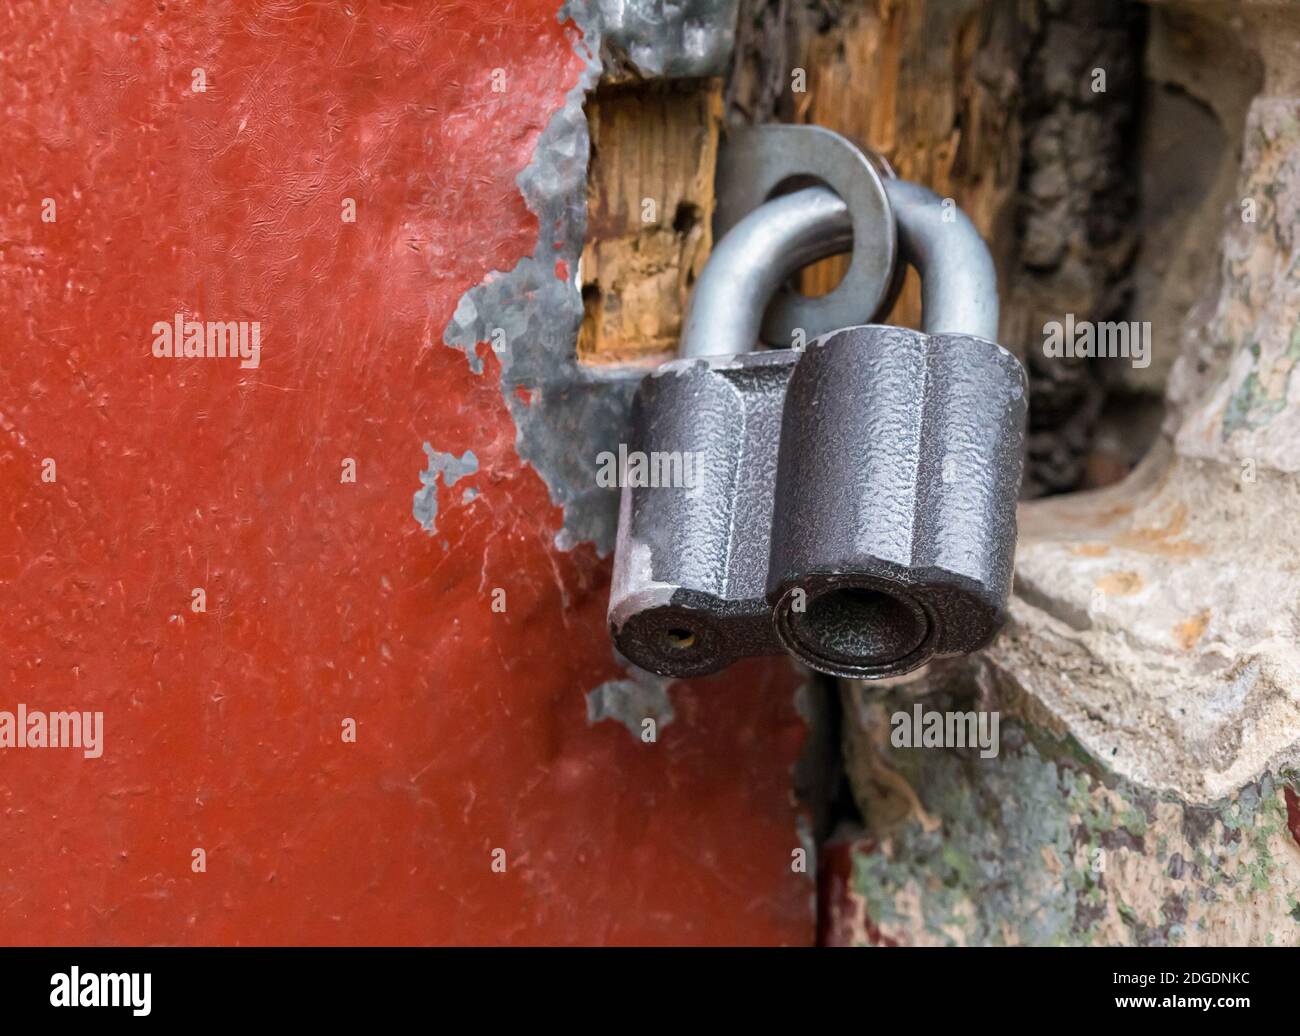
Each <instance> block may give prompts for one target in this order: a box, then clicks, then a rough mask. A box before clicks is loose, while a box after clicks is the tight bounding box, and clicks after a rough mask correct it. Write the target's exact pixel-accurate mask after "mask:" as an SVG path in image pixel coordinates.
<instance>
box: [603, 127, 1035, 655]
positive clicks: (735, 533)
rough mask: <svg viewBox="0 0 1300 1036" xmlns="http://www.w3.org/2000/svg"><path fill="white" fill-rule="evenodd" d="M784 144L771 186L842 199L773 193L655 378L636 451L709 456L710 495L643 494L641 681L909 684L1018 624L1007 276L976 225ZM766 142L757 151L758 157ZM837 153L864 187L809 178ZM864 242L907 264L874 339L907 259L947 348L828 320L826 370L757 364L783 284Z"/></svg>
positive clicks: (870, 296) (636, 537) (635, 517)
mask: <svg viewBox="0 0 1300 1036" xmlns="http://www.w3.org/2000/svg"><path fill="white" fill-rule="evenodd" d="M777 129H778V130H779V131H780V139H779V140H777V144H780V145H781V146H780V147H779V148H777V149H776V153H777V154H778V160H777V161H774V162H769V163H768V166H769V167H768V168H766V169H764V170H763V172H764V173H765V175H766V176H767V178H768V179H769V180H771V181H773V182H780V179H779V178H782V177H783V178H784V180H787V181H788V180H792V179H794V178H795V177H796V176H798V174H803V175H804V177H805V178H806V177H807V176H813V177H820V178H822V179H824V180H825V181H826V182H828V183H830V184H831V186H832V187H835V188H836V190H835V191H832V190H829V189H827V188H826V187H807V188H804V189H802V190H798V191H795V192H793V193H790V194H788V195H783V196H779V197H776V198H772V199H770V200H762V199H763V197H765V196H766V191H767V190H770V188H767V189H765V190H764V194H763V195H760V196H759V197H758V199H756V200H757V201H758V204H757V206H756V207H755V208H753V209H752V211H750V212H749V213H748V214H747V215H744V216H743V218H739V219H738V220H737V221H736V222H735V223H734V225H733V226H732V227H731V229H730V230H729V231H728V232H727V233H726V234H725V235H724V236H723V237H722V239H721V240H720V241H719V244H718V246H717V248H716V249H715V251H714V254H713V255H712V256H711V257H710V260H709V262H708V264H706V267H705V269H704V271H703V273H702V274H701V277H700V279H699V281H698V283H697V285H696V291H695V294H694V296H693V298H692V303H691V308H690V312H689V314H688V318H687V322H686V326H685V329H684V333H683V337H682V343H681V350H680V352H681V354H682V358H680V359H677V360H674V361H670V362H669V363H666V364H664V365H663V366H661V367H660V368H659V369H657V370H656V371H654V372H653V373H651V374H650V375H648V376H647V377H646V378H645V379H644V380H643V382H642V384H641V386H640V388H639V390H638V392H637V394H636V397H635V399H634V402H633V408H632V414H631V434H630V442H629V448H630V451H632V452H633V453H635V454H636V455H638V456H642V457H647V458H651V459H653V458H655V457H661V458H662V457H668V458H673V457H674V456H677V457H686V456H690V457H692V458H694V461H695V463H694V464H693V465H692V469H693V471H694V473H695V478H694V479H693V480H692V484H689V485H687V484H670V485H643V484H633V485H627V484H625V485H624V488H623V491H622V492H623V496H622V499H621V505H620V514H619V531H618V540H617V546H616V551H615V566H614V569H615V570H614V577H613V583H612V587H611V595H610V609H609V621H610V629H611V633H612V635H613V638H614V640H615V643H616V644H617V646H618V648H619V650H620V651H621V652H622V653H623V654H624V655H625V656H626V657H627V658H628V659H629V660H631V661H632V662H634V663H636V664H637V665H640V666H642V667H643V668H646V669H649V670H651V671H654V672H657V673H660V674H662V675H669V676H693V675H700V674H703V673H708V672H713V671H716V670H718V669H721V668H723V667H725V666H726V665H729V664H730V663H732V662H734V661H736V660H737V659H739V658H741V657H745V656H748V655H758V654H772V653H776V652H779V651H780V650H782V648H784V649H785V650H787V651H789V652H790V653H791V654H792V655H794V656H795V657H797V658H799V659H800V660H802V661H803V662H805V663H806V664H808V665H809V666H811V667H812V668H814V669H818V670H820V671H822V672H827V673H831V674H835V675H840V676H852V677H861V678H878V677H883V676H895V675H900V674H902V673H906V672H908V671H910V670H912V669H915V668H917V667H918V666H920V665H923V664H925V662H926V661H928V660H929V659H930V658H932V657H934V656H936V655H948V654H955V653H960V652H967V651H972V650H975V649H977V648H979V647H981V646H983V645H985V644H987V643H988V642H989V640H991V639H992V637H993V636H994V635H995V634H996V632H997V630H998V629H999V628H1000V626H1001V624H1002V622H1003V619H1004V614H1005V608H1006V601H1007V596H1008V593H1009V590H1010V582H1011V569H1012V561H1013V557H1014V551H1015V536H1016V525H1015V505H1016V497H1017V495H1018V491H1019V483H1020V474H1021V468H1022V453H1023V438H1024V421H1025V410H1026V393H1025V388H1026V386H1025V376H1024V371H1023V368H1022V367H1021V365H1020V363H1019V361H1017V360H1016V358H1015V357H1014V356H1012V355H1011V354H1010V353H1008V352H1007V351H1006V350H1005V349H1003V348H1002V347H1001V346H999V345H997V344H996V342H994V341H993V340H992V339H993V336H994V335H995V334H996V328H997V293H996V278H995V274H994V271H993V264H992V261H991V259H990V257H989V255H988V250H987V248H986V247H985V245H984V243H983V241H982V239H981V238H980V236H979V234H978V232H977V231H976V230H975V228H974V226H973V225H972V224H971V223H970V221H969V220H968V219H967V218H966V217H965V215H964V214H962V213H961V212H960V210H958V209H957V208H956V207H955V205H952V204H950V203H948V202H945V201H944V200H943V199H940V198H938V197H937V196H935V195H934V194H932V193H931V192H930V191H928V190H926V189H925V188H922V187H919V186H917V185H914V184H909V183H906V182H905V181H901V180H898V179H895V178H892V177H891V176H890V175H888V173H887V171H886V172H885V173H884V174H882V173H881V171H880V169H881V167H880V165H879V163H877V162H875V161H872V160H869V159H868V158H867V157H865V156H861V153H860V152H857V150H856V149H855V148H853V146H852V145H851V144H849V143H848V142H847V141H844V139H843V138H839V137H834V135H828V134H827V133H826V131H824V130H823V131H817V135H816V136H813V137H812V138H811V141H810V147H808V148H805V149H799V148H791V147H790V146H789V141H790V139H791V137H790V131H792V130H793V131H799V130H804V129H805V128H804V127H779V128H777ZM762 133H763V129H761V128H760V129H756V130H751V131H748V136H746V137H745V138H744V143H745V146H746V147H748V148H749V149H750V151H751V152H753V151H756V150H757V151H759V152H762V147H763V145H762V142H761V134H762ZM774 137H775V135H774ZM818 148H820V149H822V151H825V150H826V149H827V148H834V149H836V151H837V154H839V155H841V156H842V155H843V154H844V152H845V149H852V150H853V153H854V154H855V155H857V156H858V160H857V161H856V162H849V163H848V165H847V168H849V170H850V173H851V175H852V177H853V178H855V181H856V182H855V183H854V184H852V185H850V186H851V189H846V188H845V187H844V186H843V184H842V183H841V184H837V183H835V182H834V181H833V179H832V177H831V176H828V175H826V170H828V169H829V170H830V171H831V172H832V173H834V174H838V175H841V176H842V175H843V170H844V168H845V167H846V166H845V161H846V160H840V163H841V164H840V165H839V166H835V165H833V164H832V165H828V164H827V163H826V162H823V163H821V164H820V166H819V167H818V168H815V169H813V170H812V171H809V170H808V169H806V168H797V167H796V166H795V165H794V164H795V163H798V162H799V161H800V160H801V157H806V155H807V154H809V153H813V152H815V151H816V150H817V149H818ZM768 154H769V157H770V154H771V152H768ZM811 164H813V165H816V163H811ZM773 167H774V168H773ZM792 170H793V171H792ZM787 174H788V175H787ZM732 175H733V176H734V175H735V170H734V167H733V174H732ZM846 196H849V197H853V198H855V199H856V201H857V203H858V204H863V201H862V199H864V198H865V199H867V202H866V203H865V204H868V206H869V207H872V206H874V207H875V212H874V217H873V220H871V221H864V219H863V218H862V214H861V213H858V214H857V218H856V219H855V215H854V214H853V213H852V212H851V211H850V208H849V206H848V205H847V204H846V203H845V201H843V200H842V199H843V198H844V197H846ZM864 227H865V228H866V229H867V233H866V234H864ZM850 228H851V229H850ZM895 234H896V236H897V237H896V239H895ZM850 236H851V238H852V241H853V247H854V249H855V252H856V251H857V250H858V249H863V248H865V249H870V250H871V251H872V254H874V255H876V256H878V257H884V258H885V260H887V261H883V262H878V263H876V264H875V266H874V268H873V272H872V276H873V278H874V279H873V280H870V281H869V283H867V284H866V287H865V288H863V289H862V290H861V292H860V293H861V295H862V296H863V298H864V301H863V306H864V310H863V311H862V315H861V318H860V319H862V320H864V321H865V320H870V319H871V318H872V317H873V316H874V315H877V314H878V313H879V312H882V311H884V310H885V309H887V307H888V304H889V302H890V297H891V293H892V290H893V288H895V287H896V285H897V283H898V280H897V278H896V276H895V272H896V271H895V269H894V255H895V252H896V251H898V252H901V255H902V258H903V259H905V260H906V261H907V262H909V263H911V264H912V265H913V266H915V267H916V268H917V270H918V272H919V273H920V275H921V281H922V306H923V326H924V327H925V331H924V333H922V332H917V331H911V330H907V329H904V328H898V327H890V326H884V325H878V324H859V325H853V326H848V327H843V328H841V329H839V330H830V329H829V328H826V327H821V326H817V324H816V320H817V319H818V317H817V315H816V310H815V307H813V306H811V305H809V306H804V307H803V309H802V313H803V316H804V318H805V320H806V322H808V323H811V324H813V326H812V327H811V328H809V329H807V330H809V331H813V332H816V333H817V334H819V335H820V337H817V338H815V339H814V340H812V341H810V342H809V343H808V345H807V347H806V348H805V349H795V348H787V349H772V350H765V351H758V352H753V351H749V350H750V349H751V348H752V347H753V345H754V343H755V341H756V339H757V338H758V336H759V331H760V327H761V326H762V321H763V316H764V311H765V310H766V308H767V303H768V301H769V300H770V299H771V297H772V295H773V293H774V292H775V291H776V290H777V289H778V288H779V286H780V285H782V284H783V283H784V282H785V281H786V280H787V278H788V277H789V276H790V274H791V273H793V272H794V271H795V270H797V269H798V268H799V267H801V266H803V265H806V263H808V262H810V261H812V260H813V259H816V258H820V257H821V256H822V255H826V254H833V253H834V252H836V251H842V250H843V249H844V247H845V245H846V243H847V242H846V238H848V237H850ZM809 301H810V302H815V301H816V300H809ZM843 313H844V310H843V304H842V302H841V303H840V305H839V308H838V309H837V310H834V312H833V316H836V317H839V318H840V319H842V317H843ZM825 332H829V333H825ZM651 481H653V480H651Z"/></svg>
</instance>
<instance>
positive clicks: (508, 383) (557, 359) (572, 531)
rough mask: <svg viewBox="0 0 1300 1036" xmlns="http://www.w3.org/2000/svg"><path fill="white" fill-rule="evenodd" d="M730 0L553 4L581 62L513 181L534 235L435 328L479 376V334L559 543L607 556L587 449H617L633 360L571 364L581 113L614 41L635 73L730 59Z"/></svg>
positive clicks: (635, 371) (606, 511)
mask: <svg viewBox="0 0 1300 1036" xmlns="http://www.w3.org/2000/svg"><path fill="white" fill-rule="evenodd" d="M735 14H736V5H735V0H721V2H720V0H697V2H694V3H688V4H685V5H671V6H670V7H669V8H668V9H667V10H664V8H663V4H662V3H633V4H628V3H626V2H624V0H618V2H611V0H571V2H569V3H567V4H566V5H565V6H564V7H563V8H562V9H561V11H560V14H559V17H560V19H561V21H564V20H566V19H567V20H572V21H573V23H574V24H575V25H577V26H578V28H580V29H581V30H582V38H581V39H579V40H577V41H576V42H575V44H574V48H575V51H576V53H577V54H578V55H579V57H580V58H581V59H582V60H583V62H584V64H585V70H584V71H583V73H582V74H581V76H580V77H579V81H578V83H577V84H576V85H575V86H574V87H573V89H572V90H570V91H569V93H568V95H567V97H566V98H565V103H564V106H563V107H562V108H561V109H560V110H559V111H557V112H556V113H555V115H554V116H553V117H552V118H551V120H550V122H549V123H548V125H547V127H546V129H545V130H544V131H543V133H542V136H541V139H540V140H539V141H538V145H537V150H536V153H535V154H534V156H533V160H532V162H531V163H530V164H529V165H528V166H527V168H525V169H524V170H523V171H522V172H521V173H520V174H519V176H518V179H517V183H518V185H519V189H520V191H521V192H522V193H523V196H524V200H525V202H526V204H527V206H528V208H529V210H530V211H531V212H533V213H534V214H535V215H536V216H537V222H538V226H539V228H541V229H540V233H539V234H538V236H537V245H536V248H535V249H534V251H533V254H532V255H531V256H528V257H526V258H524V259H523V260H521V261H520V262H519V263H518V264H517V265H516V266H515V267H514V268H513V269H511V270H509V271H507V272H493V273H490V274H489V275H488V276H487V277H485V278H484V279H483V281H482V282H481V283H480V284H478V285H477V286H475V287H474V288H472V289H470V290H469V291H468V292H466V293H465V294H464V296H462V297H461V299H460V301H459V303H458V304H457V306H456V311H455V314H454V316H453V317H452V319H451V321H450V322H449V323H448V325H447V327H446V329H445V331H444V332H443V342H444V344H446V345H448V346H451V347H452V348H455V349H460V350H462V351H464V353H465V355H466V360H467V362H468V363H469V365H470V369H471V370H473V371H474V373H476V374H482V373H483V369H484V368H483V361H482V358H481V357H480V355H479V352H478V349H479V345H480V343H487V344H488V345H489V346H490V347H491V348H492V349H493V351H494V352H495V353H496V354H497V357H498V359H499V360H500V367H501V392H502V395H503V396H504V398H505V400H506V403H507V405H508V406H509V408H510V413H511V416H512V417H513V419H514V422H515V428H516V442H515V445H516V449H517V450H518V452H519V455H520V457H522V458H523V459H524V460H525V461H527V462H528V463H529V464H531V465H532V466H533V467H534V468H535V469H536V470H537V472H538V474H540V475H541V476H542V479H543V480H544V481H545V483H546V485H547V488H548V489H549V490H550V493H551V499H552V500H553V501H554V503H556V504H557V505H558V506H560V507H562V508H563V509H564V527H563V529H562V530H561V531H560V532H559V533H558V534H557V536H556V545H557V546H558V547H559V548H560V549H561V550H572V549H573V548H574V547H575V546H576V545H577V544H579V543H582V542H591V543H594V544H595V545H596V549H597V551H598V552H599V553H600V554H601V555H602V556H604V555H607V554H608V553H609V552H610V550H611V549H612V548H613V545H614V534H615V528H616V525H617V517H616V512H617V507H618V496H617V494H616V493H614V492H611V491H610V490H609V489H607V488H603V487H600V486H598V485H597V483H596V457H597V455H598V454H599V453H601V452H602V451H604V450H615V449H617V445H618V441H619V438H620V436H621V435H622V432H623V428H624V424H625V421H626V417H627V411H628V406H629V404H630V402H631V397H632V392H633V390H634V389H635V388H636V384H637V382H638V381H639V380H640V378H641V376H642V375H643V374H644V373H645V371H644V370H642V369H640V368H599V369H597V368H589V367H585V366H583V365H582V364H580V363H579V362H578V358H577V335H578V326H579V324H580V323H581V321H582V298H581V295H580V293H579V291H578V287H577V284H576V281H575V279H574V278H562V277H557V276H556V270H557V269H563V270H576V269H577V268H578V262H579V259H580V258H581V255H582V245H583V239H584V236H585V233H586V220H587V195H586V191H587V179H586V176H587V156H588V150H589V146H590V140H589V137H588V131H587V118H586V114H585V112H584V110H583V105H584V103H585V101H586V96H587V94H588V92H589V91H591V90H592V89H593V88H594V87H595V85H596V82H597V80H598V79H599V77H600V74H601V70H602V60H601V55H602V49H603V46H604V44H605V43H606V42H612V43H614V44H615V45H616V46H617V47H618V48H619V49H621V50H623V51H625V52H627V53H628V54H630V55H635V60H636V62H637V64H638V67H640V68H641V69H642V70H643V71H644V72H645V73H646V74H651V75H664V76H681V75H706V74H718V73H720V72H721V71H723V70H724V69H725V66H726V61H727V59H728V58H729V56H730V51H731V43H732V36H733V30H734V25H735Z"/></svg>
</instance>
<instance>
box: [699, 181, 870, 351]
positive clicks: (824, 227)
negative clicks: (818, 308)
mask: <svg viewBox="0 0 1300 1036" xmlns="http://www.w3.org/2000/svg"><path fill="white" fill-rule="evenodd" d="M852 244H853V222H852V219H851V217H850V215H849V207H848V206H847V205H845V204H844V201H843V200H842V199H841V198H840V196H839V195H838V194H836V193H835V192H834V191H832V190H830V189H828V188H826V187H805V188H804V189H803V190H799V191H794V192H792V193H790V194H784V195H781V196H780V197H777V198H773V199H772V200H771V201H767V202H764V203H763V204H762V205H760V206H759V207H758V208H756V209H755V210H754V211H753V212H751V213H750V214H749V215H748V216H746V217H745V218H744V219H742V220H741V221H740V222H739V223H737V224H736V225H735V226H734V227H732V228H731V229H730V230H729V231H727V233H726V234H725V235H724V236H723V238H722V240H721V241H719V242H718V243H717V245H716V246H714V249H713V253H712V254H711V255H710V256H709V260H708V262H706V263H705V264H704V269H703V270H701V271H700V276H699V279H698V280H697V281H696V282H695V289H694V291H693V292H692V293H691V300H690V305H689V307H688V309H687V312H686V322H685V326H684V327H683V328H682V338H681V344H680V346H679V348H678V354H679V355H681V356H683V357H695V356H735V355H736V354H737V353H747V352H749V351H750V350H751V349H753V348H754V345H755V343H756V342H757V341H758V335H759V330H760V328H761V327H762V323H763V312H764V311H765V310H766V309H767V306H768V303H769V302H771V301H772V297H773V296H774V295H775V294H776V291H777V289H778V288H779V287H781V285H782V284H784V283H785V282H786V280H787V279H789V278H790V277H791V276H793V275H794V274H796V273H798V272H799V271H800V270H801V269H803V268H804V267H805V266H807V265H808V264H809V263H813V262H816V261H817V260H818V259H825V258H826V257H827V256H830V255H837V254H839V253H840V252H846V251H848V250H849V248H851V247H852ZM792 344H793V343H792Z"/></svg>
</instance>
